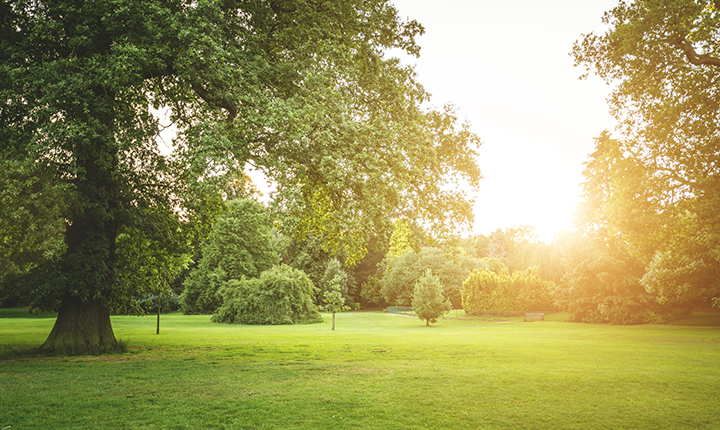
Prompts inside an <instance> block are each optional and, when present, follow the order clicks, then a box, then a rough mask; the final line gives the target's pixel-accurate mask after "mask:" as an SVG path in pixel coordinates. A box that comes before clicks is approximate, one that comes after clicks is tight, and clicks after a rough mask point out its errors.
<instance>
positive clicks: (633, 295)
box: [555, 236, 678, 324]
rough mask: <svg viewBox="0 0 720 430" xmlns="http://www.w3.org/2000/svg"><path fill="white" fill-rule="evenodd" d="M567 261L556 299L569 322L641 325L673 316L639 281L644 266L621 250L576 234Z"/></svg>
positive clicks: (662, 320)
mask: <svg viewBox="0 0 720 430" xmlns="http://www.w3.org/2000/svg"><path fill="white" fill-rule="evenodd" d="M566 264H567V265H568V271H567V273H566V274H565V277H564V279H563V283H562V284H561V285H559V286H558V288H557V290H556V292H555V299H556V304H557V305H558V307H559V308H560V309H563V310H566V311H567V312H569V313H570V320H571V321H577V322H590V323H610V324H643V323H661V322H664V321H668V320H670V319H672V318H673V313H672V311H671V310H670V309H669V308H667V307H664V306H661V305H660V304H658V303H657V300H656V296H655V295H653V294H650V293H648V292H647V291H646V290H645V289H644V288H643V286H642V285H641V284H640V277H641V276H642V275H643V272H644V267H643V265H642V264H640V262H639V261H637V259H635V258H633V257H632V256H631V255H629V254H627V253H626V252H624V251H622V250H621V249H617V248H616V247H613V246H611V245H608V244H607V243H606V242H603V241H602V240H599V239H590V238H586V237H581V236H577V237H576V238H575V240H574V241H573V243H572V252H571V253H568V256H567V261H566ZM676 315H678V314H676Z"/></svg>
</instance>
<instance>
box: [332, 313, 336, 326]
mask: <svg viewBox="0 0 720 430" xmlns="http://www.w3.org/2000/svg"><path fill="white" fill-rule="evenodd" d="M332 329H333V330H335V313H333V323H332Z"/></svg>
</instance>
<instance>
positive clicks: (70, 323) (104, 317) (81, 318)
mask: <svg viewBox="0 0 720 430" xmlns="http://www.w3.org/2000/svg"><path fill="white" fill-rule="evenodd" d="M116 346H117V340H116V339H115V333H113V329H112V324H111V323H110V310H109V309H108V308H107V307H106V306H104V305H103V304H101V303H100V302H99V301H97V300H89V301H87V302H83V301H81V300H80V299H79V298H77V297H72V298H69V299H65V300H63V303H62V306H60V311H59V312H58V317H57V320H56V321H55V326H53V329H52V331H51V332H50V335H49V336H48V338H47V340H46V341H45V343H44V344H42V346H41V347H40V351H42V352H46V353H51V354H62V355H87V354H100V353H102V352H105V351H108V350H112V349H113V348H115V347H116Z"/></svg>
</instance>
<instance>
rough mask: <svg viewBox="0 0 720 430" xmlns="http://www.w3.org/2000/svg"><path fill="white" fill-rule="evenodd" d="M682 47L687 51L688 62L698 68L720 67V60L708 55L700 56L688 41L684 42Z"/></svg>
mask: <svg viewBox="0 0 720 430" xmlns="http://www.w3.org/2000/svg"><path fill="white" fill-rule="evenodd" d="M681 47H682V49H683V51H685V57H686V58H687V60H688V61H689V62H690V63H691V64H694V65H696V66H705V65H708V66H715V67H720V58H717V57H713V56H711V55H708V54H698V53H697V52H695V49H694V48H693V47H692V44H691V43H690V42H688V41H687V40H683V41H682V44H681Z"/></svg>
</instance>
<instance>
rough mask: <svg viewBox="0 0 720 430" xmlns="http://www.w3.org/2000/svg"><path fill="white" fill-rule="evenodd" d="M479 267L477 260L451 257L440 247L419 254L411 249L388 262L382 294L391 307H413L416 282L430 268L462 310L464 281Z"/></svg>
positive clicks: (461, 256) (445, 291) (458, 256)
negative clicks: (461, 295)
mask: <svg viewBox="0 0 720 430" xmlns="http://www.w3.org/2000/svg"><path fill="white" fill-rule="evenodd" d="M479 265H480V262H479V261H478V260H477V259H476V258H473V257H469V256H467V255H463V254H457V255H451V254H448V253H447V252H446V251H445V250H443V249H440V248H430V247H425V248H422V249H421V250H420V252H414V251H412V250H409V251H407V252H406V253H405V254H404V255H402V256H400V257H396V258H394V259H391V260H390V261H389V262H388V264H387V268H386V269H385V271H384V273H383V277H382V280H381V282H382V287H381V294H382V295H383V297H384V298H385V300H386V301H387V302H388V303H390V304H392V305H397V306H410V303H411V301H412V296H413V291H414V288H415V283H416V282H417V280H418V279H420V277H421V276H422V275H423V274H424V273H425V271H426V270H428V269H430V270H432V272H433V274H434V276H437V277H438V278H439V279H440V283H441V284H442V286H443V294H444V295H445V297H447V298H448V299H449V300H450V301H451V302H452V305H453V306H454V307H455V308H456V309H459V308H460V307H461V306H462V299H461V297H460V290H461V289H462V284H463V281H465V280H466V279H467V277H468V276H469V275H470V273H471V272H472V270H473V269H475V268H477V267H479Z"/></svg>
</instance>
